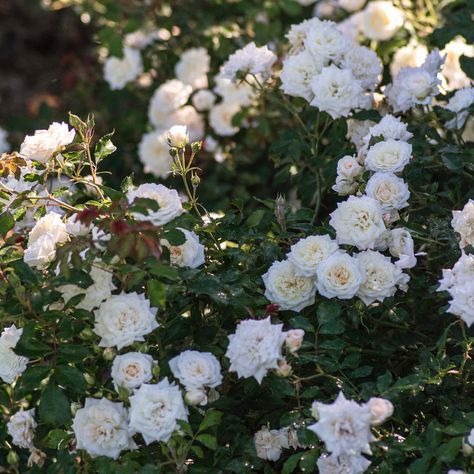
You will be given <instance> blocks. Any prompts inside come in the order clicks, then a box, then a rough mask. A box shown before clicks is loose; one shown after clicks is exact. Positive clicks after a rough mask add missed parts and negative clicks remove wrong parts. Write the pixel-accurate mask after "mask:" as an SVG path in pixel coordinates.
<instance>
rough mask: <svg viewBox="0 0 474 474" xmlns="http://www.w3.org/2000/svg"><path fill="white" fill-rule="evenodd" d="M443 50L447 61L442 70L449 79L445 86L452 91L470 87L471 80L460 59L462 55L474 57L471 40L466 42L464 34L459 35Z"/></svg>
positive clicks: (473, 47)
mask: <svg viewBox="0 0 474 474" xmlns="http://www.w3.org/2000/svg"><path fill="white" fill-rule="evenodd" d="M442 52H443V54H444V55H446V62H445V64H444V66H443V69H442V71H441V72H442V74H443V76H444V77H445V78H446V81H447V84H444V85H443V88H444V89H446V90H448V91H452V90H456V89H462V88H463V87H469V86H470V85H471V84H472V83H471V80H470V79H469V77H468V76H467V75H466V73H465V72H464V71H463V70H462V68H461V63H460V61H459V60H460V58H461V56H467V57H468V58H472V57H474V46H473V45H472V44H471V42H469V43H466V40H465V39H464V38H463V37H462V36H457V37H456V38H454V39H453V40H451V41H450V42H449V43H448V44H446V45H445V47H444V49H443V51H442Z"/></svg>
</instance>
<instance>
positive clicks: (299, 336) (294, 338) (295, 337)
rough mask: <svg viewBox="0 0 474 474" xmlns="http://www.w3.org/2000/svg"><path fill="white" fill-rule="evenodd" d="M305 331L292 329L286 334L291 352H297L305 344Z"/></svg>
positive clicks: (286, 343)
mask: <svg viewBox="0 0 474 474" xmlns="http://www.w3.org/2000/svg"><path fill="white" fill-rule="evenodd" d="M303 338H304V331H303V330H302V329H290V330H289V331H288V332H287V333H286V339H285V345H286V347H287V349H288V350H289V351H290V352H291V353H294V352H297V351H298V350H299V349H300V348H301V344H302V343H303Z"/></svg>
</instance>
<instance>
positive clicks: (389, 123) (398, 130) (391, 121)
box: [364, 114, 413, 147]
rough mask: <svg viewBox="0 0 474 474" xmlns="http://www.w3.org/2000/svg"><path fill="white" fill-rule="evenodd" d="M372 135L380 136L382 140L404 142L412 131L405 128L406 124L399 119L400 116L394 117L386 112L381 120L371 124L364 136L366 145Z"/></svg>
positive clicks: (410, 135) (408, 138)
mask: <svg viewBox="0 0 474 474" xmlns="http://www.w3.org/2000/svg"><path fill="white" fill-rule="evenodd" d="M372 137H382V138H383V139H384V140H390V139H392V140H402V141H403V142H406V141H408V140H410V138H412V137H413V133H410V132H409V131H408V130H407V124H406V123H403V122H402V121H401V120H400V117H394V116H393V115H390V114H387V115H385V117H383V118H382V120H381V121H380V122H379V123H377V124H373V126H371V127H370V128H369V130H368V132H367V134H366V135H365V136H364V143H365V145H366V146H367V147H368V146H369V144H370V140H371V139H372Z"/></svg>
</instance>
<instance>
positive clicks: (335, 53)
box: [304, 21, 350, 65]
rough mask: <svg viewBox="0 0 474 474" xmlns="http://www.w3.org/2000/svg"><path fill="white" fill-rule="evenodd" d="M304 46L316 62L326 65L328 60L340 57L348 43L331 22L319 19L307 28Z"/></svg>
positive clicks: (346, 48)
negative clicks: (315, 23) (312, 26)
mask: <svg viewBox="0 0 474 474" xmlns="http://www.w3.org/2000/svg"><path fill="white" fill-rule="evenodd" d="M304 46H305V49H306V51H308V52H309V53H310V54H311V55H312V56H313V57H314V58H315V60H316V61H317V62H318V63H323V64H324V65H328V63H329V61H336V60H338V59H340V58H341V57H342V55H343V54H344V53H345V52H346V51H347V50H348V48H349V46H350V43H349V41H348V40H347V38H345V37H344V36H343V35H342V34H341V33H340V32H339V31H338V30H337V28H336V25H335V24H334V23H333V22H328V21H325V22H323V21H321V22H319V23H318V24H317V25H315V27H314V28H311V29H310V30H308V32H307V34H306V37H305V39H304Z"/></svg>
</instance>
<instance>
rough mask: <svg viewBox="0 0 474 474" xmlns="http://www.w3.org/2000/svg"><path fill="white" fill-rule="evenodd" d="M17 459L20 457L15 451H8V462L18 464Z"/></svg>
mask: <svg viewBox="0 0 474 474" xmlns="http://www.w3.org/2000/svg"><path fill="white" fill-rule="evenodd" d="M19 461H20V458H19V457H18V454H17V453H16V451H10V452H9V453H8V454H7V463H8V464H18V462H19Z"/></svg>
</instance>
